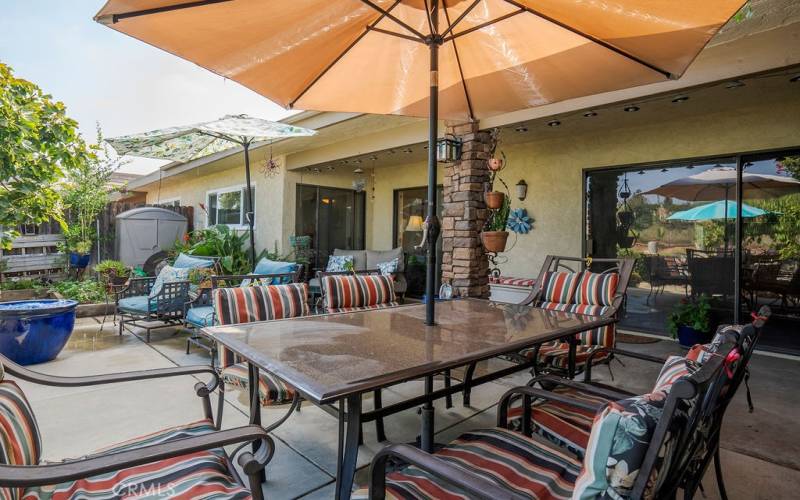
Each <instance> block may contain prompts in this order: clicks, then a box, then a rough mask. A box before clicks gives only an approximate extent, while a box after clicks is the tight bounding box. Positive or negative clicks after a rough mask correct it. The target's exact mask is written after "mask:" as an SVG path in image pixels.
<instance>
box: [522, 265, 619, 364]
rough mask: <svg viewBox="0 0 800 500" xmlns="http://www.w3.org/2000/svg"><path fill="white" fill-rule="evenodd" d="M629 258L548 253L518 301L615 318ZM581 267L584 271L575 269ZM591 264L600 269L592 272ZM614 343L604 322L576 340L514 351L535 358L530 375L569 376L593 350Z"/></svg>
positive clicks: (599, 358)
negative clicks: (542, 373) (569, 255)
mask: <svg viewBox="0 0 800 500" xmlns="http://www.w3.org/2000/svg"><path fill="white" fill-rule="evenodd" d="M634 262H635V261H634V259H633V258H617V259H592V258H589V259H581V258H577V257H563V256H556V255H548V256H547V257H546V258H545V261H544V264H543V265H542V268H541V270H540V271H539V276H538V278H537V279H536V284H535V285H534V287H533V290H532V291H531V293H530V294H529V296H528V298H527V299H526V300H525V301H523V304H530V305H533V306H534V307H538V308H542V309H550V310H556V311H567V312H572V313H577V314H584V315H590V316H605V317H613V318H616V319H618V318H619V316H620V314H621V313H622V307H623V304H624V300H625V292H626V291H627V289H628V282H629V281H630V277H631V273H632V272H633V265H634ZM583 266H586V267H587V269H586V270H581V271H577V272H576V271H575V269H581V268H582V267H583ZM593 266H597V267H598V268H600V269H602V270H601V271H600V272H592V271H591V270H590V269H591V268H592V267H593ZM563 269H566V270H563ZM600 269H598V270H600ZM615 342H616V327H615V325H614V324H609V325H606V326H603V327H600V328H597V329H593V330H588V331H585V332H581V333H580V334H579V335H577V336H575V338H569V339H567V338H565V339H559V340H557V341H553V342H549V343H547V344H541V345H536V346H533V347H532V348H530V349H527V350H525V351H522V352H520V353H519V354H520V356H521V357H522V359H527V360H533V361H534V366H533V368H534V373H538V372H541V371H547V372H559V373H565V374H566V375H567V376H568V377H569V378H572V377H573V376H574V375H575V373H576V372H578V371H582V370H583V369H584V368H585V366H586V363H587V362H588V360H589V357H590V355H591V354H592V352H594V351H597V350H600V348H601V347H614V345H615ZM602 352H606V351H602ZM591 359H592V362H594V363H607V362H609V361H610V359H611V355H610V354H608V355H605V354H601V355H599V356H594V357H592V358H591ZM519 361H521V359H520V360H519Z"/></svg>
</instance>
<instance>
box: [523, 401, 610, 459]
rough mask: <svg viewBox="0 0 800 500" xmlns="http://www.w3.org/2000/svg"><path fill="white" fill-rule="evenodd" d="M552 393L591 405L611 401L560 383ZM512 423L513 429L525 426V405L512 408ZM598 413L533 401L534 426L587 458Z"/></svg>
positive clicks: (554, 440)
mask: <svg viewBox="0 0 800 500" xmlns="http://www.w3.org/2000/svg"><path fill="white" fill-rule="evenodd" d="M552 392H554V393H557V394H560V395H562V396H566V397H568V398H570V399H575V400H578V401H582V402H584V403H588V404H591V405H605V404H606V403H608V402H609V401H610V400H609V399H608V398H603V397H601V396H597V395H594V394H588V393H585V392H583V391H580V390H577V389H573V388H571V387H563V386H558V387H556V388H555V389H553V390H552ZM508 416H509V425H510V426H511V428H512V429H515V430H520V429H522V407H521V406H516V407H513V408H511V409H510V410H509V412H508ZM594 416H595V412H594V411H590V410H584V409H581V408H575V407H573V406H570V405H566V404H564V403H559V402H557V401H549V400H542V399H538V400H535V401H534V402H533V404H531V429H532V430H533V432H535V433H536V434H538V435H539V436H542V437H543V438H545V439H547V440H548V441H550V442H552V443H553V444H556V445H557V446H561V447H564V448H566V449H567V450H569V451H570V452H572V453H574V454H575V455H576V456H577V457H578V458H579V459H583V456H584V453H585V452H586V445H587V444H588V442H589V434H590V433H591V432H592V422H593V421H594Z"/></svg>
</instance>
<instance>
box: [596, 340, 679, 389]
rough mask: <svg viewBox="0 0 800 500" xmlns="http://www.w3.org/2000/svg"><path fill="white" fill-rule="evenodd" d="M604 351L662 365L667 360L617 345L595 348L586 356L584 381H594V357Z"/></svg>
mask: <svg viewBox="0 0 800 500" xmlns="http://www.w3.org/2000/svg"><path fill="white" fill-rule="evenodd" d="M602 352H609V353H611V354H614V355H618V356H627V357H629V358H634V359H641V360H642V361H650V362H651V363H658V364H662V365H663V364H664V362H666V361H667V359H666V358H661V357H658V356H651V355H650V354H644V353H641V352H635V351H626V350H623V349H617V348H615V347H614V348H612V347H600V348H598V349H595V350H594V351H593V352H592V353H590V354H589V357H588V358H586V368H585V369H584V372H583V381H584V382H591V381H592V362H593V361H594V357H595V356H597V355H599V354H600V353H602Z"/></svg>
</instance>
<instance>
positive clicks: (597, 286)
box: [575, 271, 619, 306]
mask: <svg viewBox="0 0 800 500" xmlns="http://www.w3.org/2000/svg"><path fill="white" fill-rule="evenodd" d="M618 283H619V274H617V273H607V274H598V273H592V272H589V271H586V272H584V273H583V274H581V279H580V281H579V282H578V291H577V293H576V294H575V303H576V304H588V305H592V306H610V305H611V304H612V303H613V302H614V294H615V293H617V284H618Z"/></svg>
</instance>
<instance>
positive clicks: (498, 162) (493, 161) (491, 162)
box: [487, 158, 503, 172]
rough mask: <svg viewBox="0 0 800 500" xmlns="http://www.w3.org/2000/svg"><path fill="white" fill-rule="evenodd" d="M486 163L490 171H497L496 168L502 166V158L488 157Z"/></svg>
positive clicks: (498, 168)
mask: <svg viewBox="0 0 800 500" xmlns="http://www.w3.org/2000/svg"><path fill="white" fill-rule="evenodd" d="M487 164H488V167H489V170H491V171H492V172H497V171H498V170H500V169H501V168H503V159H502V158H489V159H488V160H487Z"/></svg>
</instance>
